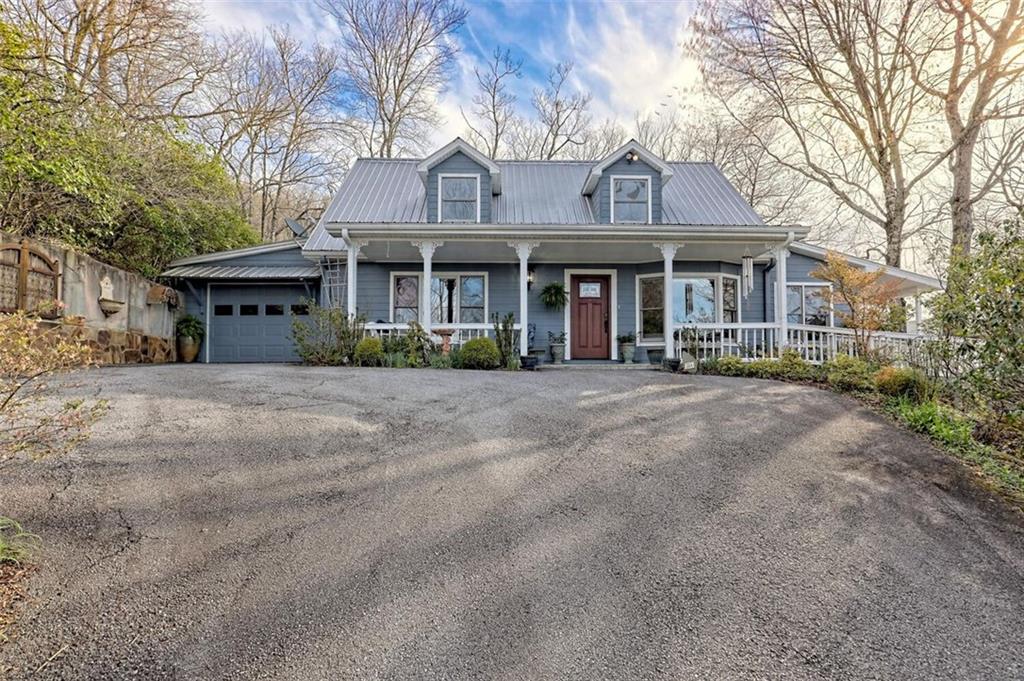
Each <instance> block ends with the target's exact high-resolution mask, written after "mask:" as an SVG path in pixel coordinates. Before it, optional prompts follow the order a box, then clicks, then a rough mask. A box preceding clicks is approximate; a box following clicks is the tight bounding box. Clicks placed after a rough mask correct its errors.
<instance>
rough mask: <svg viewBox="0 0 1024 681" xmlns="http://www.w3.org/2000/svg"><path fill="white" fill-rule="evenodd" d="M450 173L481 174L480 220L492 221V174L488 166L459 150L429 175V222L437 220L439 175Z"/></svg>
mask: <svg viewBox="0 0 1024 681" xmlns="http://www.w3.org/2000/svg"><path fill="white" fill-rule="evenodd" d="M448 173H454V174H469V175H479V176H480V222H481V223H483V224H487V223H490V222H491V174H490V173H489V172H487V168H484V167H483V166H482V165H480V164H479V163H477V162H476V161H474V160H473V159H471V158H470V157H469V156H466V155H465V154H463V153H462V152H461V151H457V152H455V153H454V154H452V155H451V156H449V157H448V158H446V159H445V160H443V161H441V162H440V163H438V164H437V165H436V166H434V167H433V168H431V169H430V171H429V173H428V175H427V222H437V191H438V183H437V176H438V175H444V174H448Z"/></svg>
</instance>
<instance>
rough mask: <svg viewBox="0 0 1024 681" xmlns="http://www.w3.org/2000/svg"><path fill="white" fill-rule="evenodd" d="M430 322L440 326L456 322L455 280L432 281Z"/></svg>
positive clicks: (437, 279) (436, 278)
mask: <svg viewBox="0 0 1024 681" xmlns="http://www.w3.org/2000/svg"><path fill="white" fill-rule="evenodd" d="M430 320H431V321H433V322H438V323H440V324H452V323H454V322H455V279H450V278H445V279H439V278H438V277H434V278H433V279H431V282H430Z"/></svg>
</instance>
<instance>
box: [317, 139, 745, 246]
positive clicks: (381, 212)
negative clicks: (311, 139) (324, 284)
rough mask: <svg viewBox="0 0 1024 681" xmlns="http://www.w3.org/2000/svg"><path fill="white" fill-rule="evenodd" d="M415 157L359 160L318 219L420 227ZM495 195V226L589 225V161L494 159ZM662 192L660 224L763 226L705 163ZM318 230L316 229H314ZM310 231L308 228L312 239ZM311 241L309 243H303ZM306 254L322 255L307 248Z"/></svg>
mask: <svg viewBox="0 0 1024 681" xmlns="http://www.w3.org/2000/svg"><path fill="white" fill-rule="evenodd" d="M419 163H420V161H419V160H418V159H359V160H357V161H356V162H355V164H354V165H353V166H352V168H351V170H349V171H348V174H347V175H346V176H345V179H344V180H343V181H342V184H341V187H340V188H339V189H338V192H337V193H336V194H335V196H334V199H333V200H332V201H331V204H330V205H329V206H328V207H327V210H326V211H325V212H324V215H323V217H322V218H321V224H322V223H324V222H327V223H334V224H345V223H352V224H374V223H390V224H409V223H425V222H426V219H427V211H426V190H425V188H424V185H423V181H422V180H421V179H420V177H419V175H418V174H417V172H416V167H417V165H418V164H419ZM497 164H498V166H499V168H500V169H501V175H502V177H503V179H502V190H501V194H499V195H497V196H495V197H494V203H493V204H492V206H493V211H492V221H493V222H494V223H496V224H510V225H516V224H551V225H559V224H564V225H581V224H595V223H596V220H595V217H594V214H593V211H592V208H591V205H590V200H589V198H588V197H586V196H584V195H583V194H582V191H581V190H582V188H583V185H584V183H585V182H586V179H587V175H588V174H589V173H590V171H591V169H592V168H593V167H594V163H593V162H591V161H497ZM667 165H668V167H669V168H671V170H672V174H673V176H672V179H671V180H670V181H668V182H666V183H665V184H664V187H663V189H662V215H663V217H662V224H674V225H719V226H735V225H742V226H752V225H763V224H764V221H763V220H761V218H760V217H759V216H758V215H757V213H755V212H754V210H753V208H751V207H750V206H749V205H748V204H747V202H746V201H745V200H744V199H743V197H742V196H740V194H739V192H737V191H736V189H735V188H734V187H733V186H732V185H731V184H730V183H729V181H728V180H727V179H726V178H725V176H724V175H722V173H721V172H720V171H719V170H718V169H717V168H716V167H715V166H714V165H713V164H711V163H669V164H667ZM319 226H320V225H318V227H319ZM315 232H316V230H314V233H315ZM310 238H311V240H312V239H313V238H314V237H313V236H311V237H310ZM306 250H322V249H319V248H311V247H310V246H307V249H306Z"/></svg>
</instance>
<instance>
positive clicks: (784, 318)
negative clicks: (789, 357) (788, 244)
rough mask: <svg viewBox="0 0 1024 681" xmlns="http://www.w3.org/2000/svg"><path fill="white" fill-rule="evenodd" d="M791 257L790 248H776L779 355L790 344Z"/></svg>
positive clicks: (776, 314) (776, 315)
mask: <svg viewBox="0 0 1024 681" xmlns="http://www.w3.org/2000/svg"><path fill="white" fill-rule="evenodd" d="M787 258H789V249H788V248H784V247H783V248H777V249H775V282H776V283H775V323H776V325H777V328H778V332H779V339H778V346H779V357H781V356H782V351H783V350H784V349H785V348H786V346H787V345H788V344H789V318H788V315H787V314H786V282H787V281H788V280H789V277H788V276H787V275H786V259H787Z"/></svg>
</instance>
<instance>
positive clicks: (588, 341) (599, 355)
mask: <svg viewBox="0 0 1024 681" xmlns="http://www.w3.org/2000/svg"><path fill="white" fill-rule="evenodd" d="M570 283H571V285H572V287H571V290H570V291H569V305H570V307H569V327H570V328H569V336H570V342H571V344H572V345H571V347H570V348H569V352H570V357H571V358H572V359H611V347H612V344H611V340H610V339H609V337H608V333H609V325H610V323H611V322H610V320H609V316H610V310H609V305H608V301H609V299H610V298H609V291H608V287H609V286H610V285H611V278H610V277H608V276H600V275H589V274H587V275H585V274H574V275H573V276H572V279H571V281H570Z"/></svg>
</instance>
